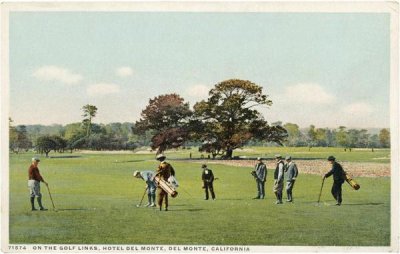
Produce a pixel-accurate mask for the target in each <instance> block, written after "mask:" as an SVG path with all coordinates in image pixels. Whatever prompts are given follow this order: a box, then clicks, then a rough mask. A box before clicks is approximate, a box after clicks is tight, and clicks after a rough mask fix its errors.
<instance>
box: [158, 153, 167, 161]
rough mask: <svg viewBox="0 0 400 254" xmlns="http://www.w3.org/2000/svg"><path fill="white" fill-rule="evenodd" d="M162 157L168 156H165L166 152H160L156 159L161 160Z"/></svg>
mask: <svg viewBox="0 0 400 254" xmlns="http://www.w3.org/2000/svg"><path fill="white" fill-rule="evenodd" d="M161 158H164V159H165V158H166V157H165V155H164V154H162V153H160V154H158V155H157V157H156V159H157V160H160V159H161Z"/></svg>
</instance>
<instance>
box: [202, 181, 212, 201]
mask: <svg viewBox="0 0 400 254" xmlns="http://www.w3.org/2000/svg"><path fill="white" fill-rule="evenodd" d="M204 190H205V192H206V199H208V197H209V196H208V190H210V192H211V197H212V199H214V198H215V193H214V187H213V183H212V182H206V181H204Z"/></svg>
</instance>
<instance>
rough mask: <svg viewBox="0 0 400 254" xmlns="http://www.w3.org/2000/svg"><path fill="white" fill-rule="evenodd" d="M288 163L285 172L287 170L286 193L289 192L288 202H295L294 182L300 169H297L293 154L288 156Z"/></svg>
mask: <svg viewBox="0 0 400 254" xmlns="http://www.w3.org/2000/svg"><path fill="white" fill-rule="evenodd" d="M285 159H286V165H285V172H286V194H287V200H286V201H287V202H293V195H292V192H293V187H294V182H295V181H296V178H297V175H298V174H299V171H298V170H297V165H296V163H294V162H293V161H292V157H291V156H286V158H285Z"/></svg>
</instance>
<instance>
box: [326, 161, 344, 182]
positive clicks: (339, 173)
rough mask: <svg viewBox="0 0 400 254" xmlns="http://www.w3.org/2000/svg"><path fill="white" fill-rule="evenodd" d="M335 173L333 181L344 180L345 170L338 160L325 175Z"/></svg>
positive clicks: (328, 175)
mask: <svg viewBox="0 0 400 254" xmlns="http://www.w3.org/2000/svg"><path fill="white" fill-rule="evenodd" d="M331 175H333V181H334V182H338V183H343V182H344V171H343V168H342V166H341V165H340V164H339V163H337V162H336V161H335V162H334V163H333V165H332V169H331V170H330V171H329V172H328V173H326V174H325V177H330V176H331Z"/></svg>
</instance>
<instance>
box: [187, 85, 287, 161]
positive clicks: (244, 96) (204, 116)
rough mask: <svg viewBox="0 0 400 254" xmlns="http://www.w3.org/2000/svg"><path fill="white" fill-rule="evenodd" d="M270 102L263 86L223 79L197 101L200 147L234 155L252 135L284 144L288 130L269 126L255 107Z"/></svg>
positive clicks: (196, 128) (193, 128)
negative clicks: (203, 98)
mask: <svg viewBox="0 0 400 254" xmlns="http://www.w3.org/2000/svg"><path fill="white" fill-rule="evenodd" d="M271 105H272V101H271V100H269V99H268V96H267V95H265V94H263V93H262V87H260V86H258V85H256V84H254V83H253V82H251V81H248V80H240V79H230V80H225V81H222V82H220V83H218V84H216V85H215V86H214V88H213V89H211V90H210V92H209V98H208V99H207V101H205V100H203V101H201V102H198V103H196V104H195V105H194V119H193V120H192V122H191V133H192V138H194V139H197V140H200V141H201V142H202V145H201V147H200V151H206V152H209V153H212V154H213V156H214V157H215V156H216V155H223V156H224V157H226V158H232V153H233V151H234V150H235V149H237V148H240V147H243V146H244V145H245V144H246V143H247V142H248V141H249V140H251V139H255V140H262V141H267V142H271V141H272V142H276V143H278V144H282V142H283V141H284V139H285V138H286V137H287V132H286V130H285V129H284V128H283V127H281V126H279V125H277V126H270V125H269V124H268V123H267V121H266V120H264V118H263V117H262V115H261V114H260V112H258V111H257V109H256V107H259V106H271Z"/></svg>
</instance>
